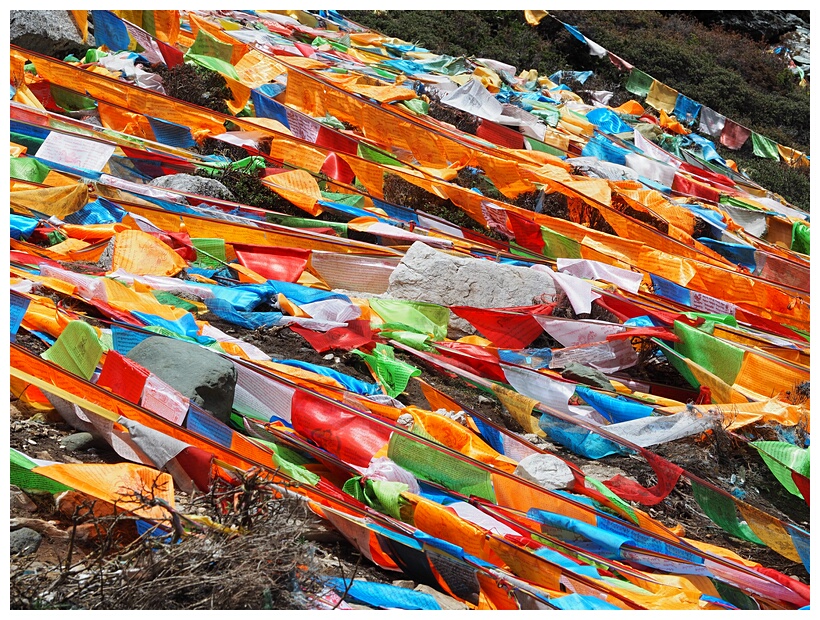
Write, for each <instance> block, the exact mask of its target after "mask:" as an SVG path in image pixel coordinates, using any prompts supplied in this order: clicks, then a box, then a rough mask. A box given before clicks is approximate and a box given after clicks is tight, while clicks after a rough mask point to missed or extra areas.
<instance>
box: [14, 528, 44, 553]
mask: <svg viewBox="0 0 820 620" xmlns="http://www.w3.org/2000/svg"><path fill="white" fill-rule="evenodd" d="M42 540H43V537H42V536H41V535H40V534H39V533H37V532H35V531H34V530H32V529H31V528H28V527H21V528H20V529H19V530H13V531H12V532H11V535H10V536H9V547H10V548H11V555H30V554H32V553H34V552H35V551H37V549H38V548H39V547H40V543H41V542H42Z"/></svg>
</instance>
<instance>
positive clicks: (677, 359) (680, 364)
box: [652, 338, 700, 388]
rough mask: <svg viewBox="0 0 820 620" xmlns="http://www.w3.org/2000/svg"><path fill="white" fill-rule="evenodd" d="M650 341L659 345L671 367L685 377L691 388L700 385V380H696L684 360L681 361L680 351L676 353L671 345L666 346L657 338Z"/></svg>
mask: <svg viewBox="0 0 820 620" xmlns="http://www.w3.org/2000/svg"><path fill="white" fill-rule="evenodd" d="M652 343H653V344H656V345H658V347H660V349H661V352H662V353H663V354H664V357H666V360H667V361H668V362H669V364H670V365H671V366H672V368H674V369H675V370H677V371H678V372H679V373H680V374H681V375H682V376H683V378H684V379H686V381H687V382H688V383H689V385H691V386H692V387H693V388H699V387H700V381H698V380H697V379H696V378H695V375H693V374H692V371H691V370H690V369H689V366H687V365H686V362H684V361H683V356H682V355H681V354H680V353H677V352H676V351H675V350H674V349H673V348H672V347H670V346H667V345H666V344H664V343H663V342H662V341H660V340H658V339H657V338H653V339H652Z"/></svg>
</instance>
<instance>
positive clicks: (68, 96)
mask: <svg viewBox="0 0 820 620" xmlns="http://www.w3.org/2000/svg"><path fill="white" fill-rule="evenodd" d="M51 96H52V98H53V99H54V103H56V104H57V105H58V106H60V107H61V108H63V109H64V110H68V111H69V112H78V111H80V110H93V109H95V108H96V107H97V102H96V101H94V99H91V98H90V97H86V96H84V95H81V94H80V93H75V92H74V91H71V90H69V89H67V88H63V87H62V86H58V85H56V84H52V85H51Z"/></svg>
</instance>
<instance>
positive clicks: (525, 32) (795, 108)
mask: <svg viewBox="0 0 820 620" xmlns="http://www.w3.org/2000/svg"><path fill="white" fill-rule="evenodd" d="M551 14H552V15H554V16H555V17H556V18H558V19H560V20H561V21H563V22H565V23H567V24H570V25H572V26H575V27H576V28H578V30H580V31H581V32H582V33H583V34H584V35H585V36H586V37H588V38H590V39H592V40H593V41H595V42H596V43H598V44H599V45H601V46H603V47H604V48H606V49H607V50H609V51H610V52H612V53H613V54H616V55H618V56H620V57H621V58H623V59H624V60H626V61H628V62H630V63H632V64H633V65H634V66H636V67H638V68H640V69H641V70H642V71H645V72H646V73H648V74H649V75H651V76H652V77H654V78H655V79H657V80H659V81H661V82H663V83H664V84H666V85H668V86H670V87H672V88H675V89H677V90H678V91H679V92H681V93H683V94H685V95H686V96H687V97H690V98H691V99H693V100H694V101H697V102H699V103H701V104H703V105H705V106H708V107H710V108H712V109H714V110H716V111H718V112H720V113H721V114H723V115H724V116H726V117H727V118H730V119H732V120H734V121H735V122H737V123H740V124H741V125H744V126H745V127H748V128H749V129H751V130H753V131H756V132H757V133H760V134H762V135H764V136H766V137H768V138H771V139H772V140H774V141H775V142H778V143H780V144H783V145H785V146H789V147H792V148H796V149H798V150H800V151H802V152H804V153H806V154H810V149H809V144H810V136H809V126H810V125H809V123H810V98H809V88H808V87H806V88H802V87H800V86H799V84H798V78H797V77H796V76H795V75H794V74H792V73H791V72H790V71H789V70H788V68H787V65H786V62H785V60H783V59H782V58H780V57H778V56H775V55H774V54H771V53H768V52H767V49H768V46H767V45H766V44H764V43H761V42H758V41H755V40H753V39H752V38H749V37H744V36H742V35H740V34H736V33H733V32H728V31H726V30H723V29H721V28H707V27H706V26H704V25H702V24H701V23H700V22H698V21H696V20H695V19H694V17H691V16H688V15H685V14H681V13H676V14H674V15H663V14H661V13H659V12H656V11H552V12H551ZM344 15H345V17H348V18H349V19H352V20H354V21H356V22H358V23H360V24H362V25H364V26H367V27H369V28H373V29H375V30H378V31H380V32H383V33H384V34H387V35H390V36H395V37H398V38H401V39H404V40H406V41H409V42H414V43H418V44H419V45H421V46H424V47H426V48H427V49H429V50H430V51H432V52H435V53H440V54H448V55H452V56H474V57H477V58H494V59H496V60H500V61H502V62H505V63H508V64H511V65H515V67H516V68H517V69H518V71H522V70H526V69H538V71H539V73H541V74H546V75H550V74H552V73H554V72H555V71H558V70H576V71H586V70H591V71H594V72H595V76H594V78H592V79H594V80H595V82H591V81H588V82H587V83H586V84H585V87H586V88H594V89H604V88H605V89H607V90H612V91H614V92H615V97H614V98H613V103H614V105H618V103H620V102H622V101H624V100H626V99H629V98H634V96H632V95H631V94H630V93H628V92H627V91H626V90H625V89H624V88H623V86H624V85H625V84H626V82H627V79H628V78H629V74H628V72H626V71H620V70H619V69H618V68H616V67H615V66H614V65H613V64H612V63H611V62H610V61H609V60H608V59H606V58H603V59H602V58H597V57H595V56H592V55H590V54H589V50H588V48H587V47H586V46H585V45H584V44H583V43H581V42H580V41H578V40H577V39H575V38H574V37H573V36H572V35H571V34H570V33H569V32H568V31H567V30H566V29H565V28H564V27H563V26H562V25H561V24H559V23H558V22H557V21H556V20H554V19H551V18H550V17H545V18H544V19H543V20H542V21H541V23H540V24H539V25H538V26H537V27H535V28H533V27H531V26H529V25H528V24H527V23H526V21H525V20H524V12H523V11H521V10H518V11H378V12H374V11H345V12H344ZM571 87H572V88H573V89H574V90H577V89H578V85H577V84H571ZM717 146H718V152H719V153H720V155H721V156H722V157H724V158H727V159H733V160H735V162H737V164H738V167H739V169H740V170H742V171H745V172H746V173H747V174H748V175H749V176H750V177H751V178H752V179H753V180H755V181H756V182H757V183H759V184H760V185H762V186H763V187H765V188H766V189H769V190H771V191H773V192H775V193H778V194H780V195H781V196H783V197H784V198H785V199H786V200H788V201H789V202H791V203H792V204H794V205H795V206H798V207H801V208H804V209H808V208H809V174H808V171H800V170H794V169H791V168H789V167H788V166H787V165H786V164H785V163H782V162H776V161H774V160H764V159H761V158H759V157H757V156H755V155H753V154H752V149H751V145H749V144H747V145H746V146H744V148H743V149H741V150H740V151H730V150H728V149H725V148H723V147H722V146H720V145H717Z"/></svg>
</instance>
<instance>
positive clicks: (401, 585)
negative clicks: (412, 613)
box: [393, 579, 416, 590]
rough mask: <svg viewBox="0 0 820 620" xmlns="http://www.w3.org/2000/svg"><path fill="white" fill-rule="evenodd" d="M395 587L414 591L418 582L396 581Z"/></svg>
mask: <svg viewBox="0 0 820 620" xmlns="http://www.w3.org/2000/svg"><path fill="white" fill-rule="evenodd" d="M393 585H394V586H396V587H397V588H407V589H408V590H412V589H413V588H415V587H416V582H415V581H411V580H409V579H396V580H395V581H394V582H393Z"/></svg>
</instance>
